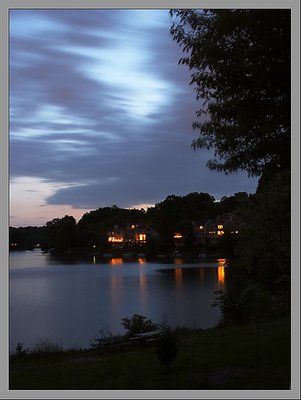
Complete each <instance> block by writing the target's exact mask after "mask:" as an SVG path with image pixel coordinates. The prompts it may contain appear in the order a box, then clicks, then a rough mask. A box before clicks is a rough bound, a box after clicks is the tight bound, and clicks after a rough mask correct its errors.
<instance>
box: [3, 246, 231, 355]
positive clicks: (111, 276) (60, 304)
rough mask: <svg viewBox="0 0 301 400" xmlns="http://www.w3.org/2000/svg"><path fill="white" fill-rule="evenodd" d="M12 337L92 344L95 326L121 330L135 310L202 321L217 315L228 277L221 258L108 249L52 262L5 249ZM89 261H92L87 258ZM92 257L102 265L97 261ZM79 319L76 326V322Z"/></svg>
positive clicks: (180, 321) (175, 322) (171, 319)
mask: <svg viewBox="0 0 301 400" xmlns="http://www.w3.org/2000/svg"><path fill="white" fill-rule="evenodd" d="M10 258H11V260H10V340H11V346H12V348H13V349H14V348H15V347H16V344H17V343H18V341H20V342H24V344H25V346H27V347H28V346H31V344H32V342H35V340H36V339H37V338H39V337H49V336H50V335H51V337H53V338H54V339H57V340H59V341H60V340H61V341H62V345H63V346H64V347H66V348H68V346H71V347H72V346H73V345H80V346H89V344H90V339H91V337H92V336H93V335H94V333H96V332H97V330H98V329H100V328H103V327H108V329H109V330H110V332H113V333H118V332H120V331H121V330H122V326H121V320H122V318H123V317H125V316H128V317H130V316H131V315H133V314H134V313H138V314H142V315H146V316H147V317H148V318H150V319H152V320H153V321H155V322H160V321H162V320H163V319H164V320H165V319H166V322H167V323H168V324H169V325H170V326H172V327H176V326H188V327H200V328H207V327H212V326H214V325H215V324H216V323H218V321H219V318H220V311H219V310H218V309H217V308H213V307H211V304H212V303H213V301H214V298H215V295H214V291H216V290H218V289H219V288H221V285H224V284H225V270H224V264H225V260H224V259H219V260H214V261H210V262H209V261H208V262H198V263H187V262H185V261H184V260H182V259H179V258H178V259H176V260H175V263H162V262H161V263H159V262H154V263H152V262H149V261H146V260H145V258H144V257H139V260H138V258H137V260H138V262H137V261H135V262H132V261H130V260H126V262H123V260H122V258H121V257H113V258H112V259H110V260H104V261H103V262H100V260H99V259H98V256H97V255H96V257H95V258H94V257H93V256H92V257H91V258H90V260H89V262H88V263H81V264H79V263H74V267H73V266H72V264H71V263H66V264H64V263H62V262H58V261H56V262H54V261H53V259H52V258H51V257H49V256H45V255H44V254H43V255H42V254H41V253H33V254H31V253H25V252H24V253H22V254H21V253H20V254H19V253H18V254H12V255H10ZM91 261H92V262H91ZM94 261H95V263H96V264H97V265H98V266H99V267H98V268H95V265H93V264H94ZM78 321H81V329H80V330H78V329H76V326H78Z"/></svg>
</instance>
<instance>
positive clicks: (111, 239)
mask: <svg viewBox="0 0 301 400" xmlns="http://www.w3.org/2000/svg"><path fill="white" fill-rule="evenodd" d="M108 242H114V243H116V242H117V243H120V242H123V237H120V236H119V237H118V236H109V237H108Z"/></svg>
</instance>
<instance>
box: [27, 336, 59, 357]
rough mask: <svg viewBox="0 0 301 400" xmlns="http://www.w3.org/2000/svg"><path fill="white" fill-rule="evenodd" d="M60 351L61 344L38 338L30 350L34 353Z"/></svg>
mask: <svg viewBox="0 0 301 400" xmlns="http://www.w3.org/2000/svg"><path fill="white" fill-rule="evenodd" d="M60 351H63V348H62V346H60V345H59V344H58V343H56V342H52V341H51V340H49V339H40V340H38V341H37V342H36V344H35V345H34V347H33V348H32V350H31V352H32V353H35V354H48V353H58V352H60Z"/></svg>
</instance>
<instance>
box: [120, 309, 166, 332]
mask: <svg viewBox="0 0 301 400" xmlns="http://www.w3.org/2000/svg"><path fill="white" fill-rule="evenodd" d="M122 325H123V327H124V329H125V330H126V335H127V336H133V335H136V334H137V333H142V332H149V331H153V330H155V329H158V324H155V323H154V322H152V321H151V320H150V319H146V317H144V316H143V315H140V314H134V315H133V316H132V318H122Z"/></svg>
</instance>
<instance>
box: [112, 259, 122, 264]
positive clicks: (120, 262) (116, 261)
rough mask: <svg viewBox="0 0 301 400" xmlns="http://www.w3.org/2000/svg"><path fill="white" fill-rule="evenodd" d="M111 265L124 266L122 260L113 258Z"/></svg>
mask: <svg viewBox="0 0 301 400" xmlns="http://www.w3.org/2000/svg"><path fill="white" fill-rule="evenodd" d="M110 264H111V265H118V264H123V260H122V258H112V259H111V260H110Z"/></svg>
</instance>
